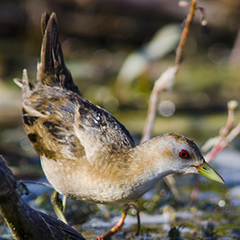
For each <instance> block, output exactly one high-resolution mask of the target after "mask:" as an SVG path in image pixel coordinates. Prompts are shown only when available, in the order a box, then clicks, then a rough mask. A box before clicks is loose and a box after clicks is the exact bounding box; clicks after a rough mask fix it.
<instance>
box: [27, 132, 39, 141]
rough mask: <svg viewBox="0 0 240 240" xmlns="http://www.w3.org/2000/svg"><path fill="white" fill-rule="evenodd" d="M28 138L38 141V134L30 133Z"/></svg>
mask: <svg viewBox="0 0 240 240" xmlns="http://www.w3.org/2000/svg"><path fill="white" fill-rule="evenodd" d="M28 138H29V140H30V141H31V142H32V143H35V142H37V134H35V133H29V134H28Z"/></svg>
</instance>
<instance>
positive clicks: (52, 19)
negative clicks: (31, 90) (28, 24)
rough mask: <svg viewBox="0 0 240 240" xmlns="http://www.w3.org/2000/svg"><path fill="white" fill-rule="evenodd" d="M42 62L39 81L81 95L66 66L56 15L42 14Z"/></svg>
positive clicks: (38, 76) (39, 66)
mask: <svg viewBox="0 0 240 240" xmlns="http://www.w3.org/2000/svg"><path fill="white" fill-rule="evenodd" d="M41 27H42V35H43V40H42V48H41V62H40V63H39V64H38V73H37V81H38V82H41V83H42V84H45V85H48V86H61V87H62V88H65V89H67V90H71V91H73V92H77V93H78V94H80V91H79V90H78V87H77V86H76V85H75V84H74V83H73V79H72V76H71V73H70V72H69V71H68V69H67V68H66V66H65V63H64V58H63V54H62V48H61V44H60V42H59V38H58V24H57V17H56V14H55V13H52V14H51V15H49V14H48V13H47V12H45V13H43V14H42V20H41Z"/></svg>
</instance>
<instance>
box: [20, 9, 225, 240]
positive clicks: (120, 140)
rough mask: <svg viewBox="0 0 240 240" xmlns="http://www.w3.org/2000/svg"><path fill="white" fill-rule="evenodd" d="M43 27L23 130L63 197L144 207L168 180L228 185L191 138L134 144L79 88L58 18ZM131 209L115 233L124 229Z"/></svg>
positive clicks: (26, 87) (45, 17) (47, 18)
mask: <svg viewBox="0 0 240 240" xmlns="http://www.w3.org/2000/svg"><path fill="white" fill-rule="evenodd" d="M41 27H42V35H43V39H42V46H41V54H40V55H41V56H40V62H39V63H38V65H37V76H36V81H31V82H30V81H29V79H28V75H27V70H26V69H24V70H23V75H22V79H21V80H15V82H16V83H17V84H18V85H19V86H21V87H22V119H23V125H24V130H25V132H26V134H27V136H28V138H29V140H30V142H31V144H32V145H33V147H34V149H35V150H36V152H37V153H38V155H39V156H40V161H41V166H42V169H43V171H44V174H45V176H46V178H47V179H48V181H49V182H50V184H51V185H52V186H53V188H54V189H55V190H56V191H57V192H58V193H60V194H62V195H63V196H66V197H67V198H70V199H74V200H79V201H86V202H91V203H101V204H109V205H124V204H129V203H131V202H135V201H137V199H139V198H140V197H141V196H142V195H143V194H144V193H146V192H147V191H148V190H149V189H150V188H151V187H152V186H153V185H154V184H155V183H156V182H157V181H159V180H160V179H162V178H163V177H165V176H166V175H168V174H174V173H184V174H186V173H193V174H202V175H204V176H206V177H208V178H210V179H212V180H214V181H217V182H219V183H223V184H224V180H223V179H222V178H221V177H220V175H219V174H218V173H217V172H215V171H214V170H213V169H212V168H211V167H210V166H209V165H208V164H207V163H206V162H205V160H204V158H203V156H202V154H201V152H200V150H199V148H198V147H197V145H196V144H195V143H194V142H193V141H192V140H190V139H189V138H187V137H185V136H182V135H180V134H177V133H166V134H163V135H160V136H156V137H154V138H152V139H150V140H147V141H145V142H144V143H141V144H139V145H135V143H134V140H133V138H132V136H131V135H130V133H129V131H128V130H127V129H126V128H125V127H124V126H123V124H121V123H120V122H119V121H118V120H117V119H116V118H114V117H113V116H112V115H111V114H110V113H109V112H107V111H106V110H105V109H103V108H101V107H99V106H97V105H95V104H93V103H91V102H90V101H89V100H87V99H85V98H83V96H82V94H81V92H80V91H79V89H78V87H77V86H76V85H75V83H74V82H73V79H72V76H71V73H70V72H69V70H68V69H67V67H66V65H65V62H64V57H63V52H62V48H61V44H60V41H59V36H58V35H59V30H58V23H57V17H56V14H55V13H54V12H53V13H51V14H48V13H47V12H45V13H43V14H42V20H41ZM126 206H131V204H129V205H126ZM126 210H127V208H125V212H124V213H123V216H122V218H121V219H120V222H119V223H118V224H117V225H116V227H115V228H113V229H111V230H110V235H111V234H114V233H115V231H117V230H118V229H119V228H120V227H121V226H122V224H123V221H124V218H125V215H124V214H126ZM110 235H109V234H108V235H107V237H106V236H105V237H103V239H107V238H108V237H109V236H110Z"/></svg>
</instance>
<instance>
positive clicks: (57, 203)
mask: <svg viewBox="0 0 240 240" xmlns="http://www.w3.org/2000/svg"><path fill="white" fill-rule="evenodd" d="M51 203H52V205H53V210H54V212H55V213H56V215H57V217H58V219H60V220H61V221H62V222H64V223H66V224H68V223H67V220H66V218H65V216H64V214H63V209H64V210H65V206H63V205H62V201H61V199H60V198H59V193H58V192H57V191H56V190H55V191H54V192H53V194H52V196H51ZM64 203H65V204H66V200H64Z"/></svg>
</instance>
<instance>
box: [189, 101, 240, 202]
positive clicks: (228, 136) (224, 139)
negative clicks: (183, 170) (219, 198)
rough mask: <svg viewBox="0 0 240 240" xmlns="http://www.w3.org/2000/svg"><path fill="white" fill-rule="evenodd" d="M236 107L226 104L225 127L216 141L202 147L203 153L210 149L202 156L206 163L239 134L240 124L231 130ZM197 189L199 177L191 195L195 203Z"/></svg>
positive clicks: (235, 104)
mask: <svg viewBox="0 0 240 240" xmlns="http://www.w3.org/2000/svg"><path fill="white" fill-rule="evenodd" d="M237 105H238V104H237V102H236V101H229V102H228V119H227V123H226V126H225V127H224V128H222V129H221V130H220V131H219V136H218V137H217V139H216V140H215V139H209V140H208V141H207V142H206V143H205V144H204V146H203V147H202V149H203V150H205V151H206V150H208V149H209V148H210V147H212V149H211V151H210V152H209V153H208V154H207V155H206V156H204V158H205V160H206V162H211V161H212V160H213V158H214V157H215V156H216V155H217V154H218V153H219V152H221V151H222V150H223V149H224V148H226V147H227V146H228V145H229V144H230V143H231V142H232V141H233V140H234V139H235V138H236V137H237V136H238V135H239V134H240V123H239V124H238V125H237V126H236V127H235V128H234V129H232V126H233V123H234V120H235V116H234V109H235V108H236V107H237ZM231 129H232V131H231ZM212 140H213V141H212ZM212 142H215V145H214V146H213V145H212ZM198 187H199V176H198V175H196V177H195V181H194V187H193V190H192V194H191V201H195V200H196V199H197V196H198Z"/></svg>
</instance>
